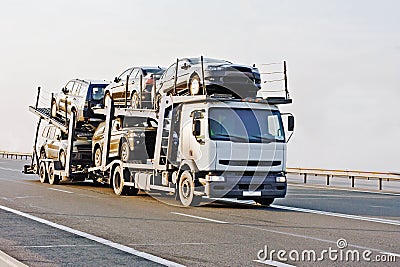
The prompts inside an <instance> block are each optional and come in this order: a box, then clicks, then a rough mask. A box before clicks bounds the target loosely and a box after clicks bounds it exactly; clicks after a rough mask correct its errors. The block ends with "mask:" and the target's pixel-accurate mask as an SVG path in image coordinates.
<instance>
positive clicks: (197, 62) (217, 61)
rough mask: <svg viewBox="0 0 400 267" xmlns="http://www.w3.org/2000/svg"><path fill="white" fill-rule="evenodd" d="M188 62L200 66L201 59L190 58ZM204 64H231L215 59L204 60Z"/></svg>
mask: <svg viewBox="0 0 400 267" xmlns="http://www.w3.org/2000/svg"><path fill="white" fill-rule="evenodd" d="M188 60H189V61H190V63H192V64H200V63H201V58H197V57H196V58H188ZM203 62H204V63H218V64H226V63H231V62H229V61H226V60H222V59H215V58H207V57H205V58H203Z"/></svg>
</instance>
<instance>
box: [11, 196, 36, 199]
mask: <svg viewBox="0 0 400 267" xmlns="http://www.w3.org/2000/svg"><path fill="white" fill-rule="evenodd" d="M35 197H43V196H23V197H15V199H25V198H35Z"/></svg>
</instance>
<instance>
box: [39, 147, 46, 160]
mask: <svg viewBox="0 0 400 267" xmlns="http://www.w3.org/2000/svg"><path fill="white" fill-rule="evenodd" d="M39 158H40V159H45V158H46V151H45V150H44V149H41V150H40V155H39Z"/></svg>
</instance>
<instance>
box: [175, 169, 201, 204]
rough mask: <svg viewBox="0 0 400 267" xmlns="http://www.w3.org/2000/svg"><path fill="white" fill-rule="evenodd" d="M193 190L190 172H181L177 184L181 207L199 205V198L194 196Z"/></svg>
mask: <svg viewBox="0 0 400 267" xmlns="http://www.w3.org/2000/svg"><path fill="white" fill-rule="evenodd" d="M194 188H195V186H194V181H193V177H192V174H191V173H190V171H183V172H182V173H181V175H180V178H179V184H178V197H179V200H180V201H181V203H182V205H183V206H185V207H189V206H196V205H198V204H199V203H200V201H199V199H200V198H199V197H197V196H195V195H194Z"/></svg>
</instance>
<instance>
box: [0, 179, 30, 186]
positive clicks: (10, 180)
mask: <svg viewBox="0 0 400 267" xmlns="http://www.w3.org/2000/svg"><path fill="white" fill-rule="evenodd" d="M0 180H3V181H8V182H13V183H17V184H29V185H30V183H26V182H21V181H16V180H12V179H6V178H0Z"/></svg>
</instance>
